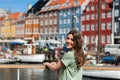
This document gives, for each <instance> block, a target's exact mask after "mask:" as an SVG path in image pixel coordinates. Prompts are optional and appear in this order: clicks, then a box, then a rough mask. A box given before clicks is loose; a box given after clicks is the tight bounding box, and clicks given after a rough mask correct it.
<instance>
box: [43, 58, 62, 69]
mask: <svg viewBox="0 0 120 80" xmlns="http://www.w3.org/2000/svg"><path fill="white" fill-rule="evenodd" d="M44 65H45V66H47V67H48V68H50V69H51V70H53V71H56V70H58V69H60V68H61V67H63V66H64V65H63V63H62V62H61V61H60V60H58V62H51V63H49V62H46V63H44Z"/></svg>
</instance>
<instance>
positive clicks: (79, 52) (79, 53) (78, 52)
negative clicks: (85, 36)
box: [67, 30, 85, 67]
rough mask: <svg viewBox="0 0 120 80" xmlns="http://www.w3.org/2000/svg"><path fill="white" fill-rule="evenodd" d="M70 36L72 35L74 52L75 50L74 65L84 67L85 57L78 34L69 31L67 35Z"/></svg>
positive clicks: (74, 31)
mask: <svg viewBox="0 0 120 80" xmlns="http://www.w3.org/2000/svg"><path fill="white" fill-rule="evenodd" d="M69 34H72V35H73V42H74V44H75V46H74V50H75V54H74V55H75V59H76V64H77V66H78V67H81V66H83V65H84V62H85V55H84V52H83V47H82V44H83V41H82V37H81V34H80V32H78V31H76V30H72V31H70V32H69V33H68V34H67V35H69Z"/></svg>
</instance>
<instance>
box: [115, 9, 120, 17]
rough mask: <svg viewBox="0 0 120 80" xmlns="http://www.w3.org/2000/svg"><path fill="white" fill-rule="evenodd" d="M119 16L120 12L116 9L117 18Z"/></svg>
mask: <svg viewBox="0 0 120 80" xmlns="http://www.w3.org/2000/svg"><path fill="white" fill-rule="evenodd" d="M118 16H119V10H118V9H116V10H115V17H118Z"/></svg>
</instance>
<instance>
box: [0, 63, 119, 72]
mask: <svg viewBox="0 0 120 80" xmlns="http://www.w3.org/2000/svg"><path fill="white" fill-rule="evenodd" d="M0 68H16V69H20V68H34V69H45V68H46V67H45V66H44V65H43V64H0ZM83 70H113V71H120V66H83Z"/></svg>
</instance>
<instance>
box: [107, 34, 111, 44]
mask: <svg viewBox="0 0 120 80" xmlns="http://www.w3.org/2000/svg"><path fill="white" fill-rule="evenodd" d="M107 43H111V36H110V35H108V36H107Z"/></svg>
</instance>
